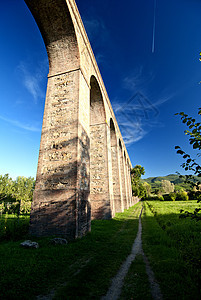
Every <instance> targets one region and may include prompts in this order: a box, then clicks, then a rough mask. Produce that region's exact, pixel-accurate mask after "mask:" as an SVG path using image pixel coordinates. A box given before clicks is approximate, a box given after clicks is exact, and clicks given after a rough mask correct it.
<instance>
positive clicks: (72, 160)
mask: <svg viewBox="0 0 201 300" xmlns="http://www.w3.org/2000/svg"><path fill="white" fill-rule="evenodd" d="M25 2H26V4H27V6H28V8H29V9H30V11H31V13H32V15H33V17H34V18H35V21H36V23H37V25H38V27H39V29H40V31H41V34H42V37H43V40H44V43H45V46H46V49H47V53H48V59H49V75H48V85H47V94H46V104H45V111H44V119H43V128H42V134H41V145H40V152H39V161H38V170H37V178H36V187H35V191H34V199H33V205H32V210H31V219H30V233H31V234H33V235H37V236H41V235H42V236H45V235H62V236H66V237H68V238H76V237H81V236H83V235H84V234H85V233H86V232H88V231H89V230H90V226H91V218H92V219H108V218H111V217H113V216H114V215H115V213H116V212H122V211H124V209H127V208H129V207H130V206H131V205H133V198H132V190H131V180H130V170H131V162H130V159H129V156H128V153H127V150H126V147H125V144H124V142H123V139H122V136H121V133H120V130H119V127H118V124H117V121H116V118H115V115H114V112H113V110H112V107H111V104H110V101H109V98H108V95H107V92H106V89H105V86H104V83H103V80H102V77H101V75H100V72H99V69H98V66H97V63H96V60H95V57H94V54H93V52H92V49H91V46H90V43H89V40H88V37H87V34H86V31H85V29H84V26H83V23H82V20H81V17H80V14H79V12H78V9H77V6H76V3H75V1H74V0H25Z"/></svg>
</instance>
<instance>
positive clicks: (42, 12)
mask: <svg viewBox="0 0 201 300" xmlns="http://www.w3.org/2000/svg"><path fill="white" fill-rule="evenodd" d="M25 2H26V4H27V6H28V8H29V9H30V11H31V13H32V15H33V17H34V19H35V21H36V23H37V25H38V27H39V29H40V32H41V35H42V37H43V40H44V43H45V46H46V50H47V54H48V58H49V75H50V76H52V75H55V74H60V73H62V72H66V71H71V70H75V69H76V68H78V67H79V61H80V59H79V49H78V44H77V38H76V33H75V28H74V25H73V22H72V18H71V15H70V12H69V9H68V6H67V2H66V1H65V0H51V1H47V0H40V1H38V0H25Z"/></svg>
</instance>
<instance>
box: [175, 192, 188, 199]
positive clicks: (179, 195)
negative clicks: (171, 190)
mask: <svg viewBox="0 0 201 300" xmlns="http://www.w3.org/2000/svg"><path fill="white" fill-rule="evenodd" d="M188 199H189V197H188V194H187V192H185V191H181V192H179V193H177V197H176V200H177V201H180V200H181V201H188Z"/></svg>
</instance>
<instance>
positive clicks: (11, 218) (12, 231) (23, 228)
mask: <svg viewBox="0 0 201 300" xmlns="http://www.w3.org/2000/svg"><path fill="white" fill-rule="evenodd" d="M28 227H29V216H28V215H21V216H17V215H14V214H13V215H11V214H3V215H1V217H0V241H3V240H14V241H16V240H19V239H22V238H23V237H26V235H27V234H28Z"/></svg>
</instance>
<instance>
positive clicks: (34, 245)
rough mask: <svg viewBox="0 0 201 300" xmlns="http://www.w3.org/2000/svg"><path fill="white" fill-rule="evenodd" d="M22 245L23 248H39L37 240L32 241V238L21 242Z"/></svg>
mask: <svg viewBox="0 0 201 300" xmlns="http://www.w3.org/2000/svg"><path fill="white" fill-rule="evenodd" d="M20 246H21V247H23V248H28V249H37V248H39V244H38V243H36V242H32V241H30V240H27V241H24V242H22V243H21V244H20Z"/></svg>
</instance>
